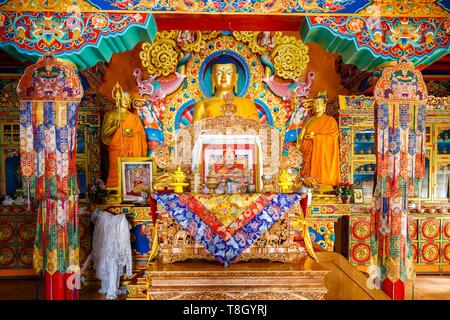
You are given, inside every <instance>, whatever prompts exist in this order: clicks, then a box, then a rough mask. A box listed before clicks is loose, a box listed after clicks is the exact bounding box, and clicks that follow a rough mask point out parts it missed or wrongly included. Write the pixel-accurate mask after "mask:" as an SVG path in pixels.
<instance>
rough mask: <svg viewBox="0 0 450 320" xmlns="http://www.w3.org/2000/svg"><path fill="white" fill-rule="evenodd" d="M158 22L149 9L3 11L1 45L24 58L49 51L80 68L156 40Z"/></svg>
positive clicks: (0, 33) (0, 25) (30, 57)
mask: <svg viewBox="0 0 450 320" xmlns="http://www.w3.org/2000/svg"><path fill="white" fill-rule="evenodd" d="M156 32H157V29H156V22H155V19H154V17H153V16H152V15H151V14H148V13H120V12H112V13H111V12H98V13H97V12H79V13H74V12H14V11H3V12H0V47H1V48H3V49H4V50H5V51H8V52H9V53H11V54H12V55H13V56H14V57H16V58H18V59H19V60H21V61H29V60H31V61H33V62H34V61H36V60H37V59H38V58H40V57H42V56H43V55H44V54H46V53H53V54H54V55H55V56H56V57H57V58H60V59H64V60H68V61H70V62H72V63H74V64H75V65H76V66H77V67H78V68H79V69H85V68H90V67H92V66H94V65H95V64H97V63H98V62H103V61H110V60H111V56H112V54H113V53H117V52H124V51H128V50H131V49H133V48H134V46H135V45H136V44H137V43H139V42H141V41H149V42H152V41H153V39H154V37H155V35H156Z"/></svg>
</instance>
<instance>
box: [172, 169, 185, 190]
mask: <svg viewBox="0 0 450 320" xmlns="http://www.w3.org/2000/svg"><path fill="white" fill-rule="evenodd" d="M172 180H173V182H172V183H171V184H170V185H171V186H172V187H175V193H183V187H186V186H188V185H189V183H187V182H184V181H185V180H186V175H185V174H184V172H183V171H181V167H180V166H178V168H177V171H175V172H174V173H173V174H172Z"/></svg>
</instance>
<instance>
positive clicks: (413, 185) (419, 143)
mask: <svg viewBox="0 0 450 320" xmlns="http://www.w3.org/2000/svg"><path fill="white" fill-rule="evenodd" d="M406 75H407V76H406ZM374 96H375V98H376V100H377V104H378V106H377V118H378V121H377V155H376V157H377V175H376V188H375V192H374V197H373V201H372V208H371V239H370V245H371V260H372V261H371V264H373V265H375V266H377V267H378V268H379V275H380V278H381V280H385V279H389V280H390V281H392V282H395V281H397V280H402V281H405V280H411V279H413V278H414V276H415V273H414V263H413V251H412V248H411V239H410V237H409V232H408V217H407V215H408V208H407V205H408V198H409V197H417V196H418V195H419V194H420V187H421V183H422V178H423V175H424V164H425V157H426V154H425V152H426V149H425V128H426V123H425V120H426V116H425V109H426V105H425V103H424V101H425V99H426V96H427V93H426V87H425V83H424V82H423V79H422V76H421V74H420V71H417V70H415V69H414V68H413V67H412V66H411V65H409V64H407V63H399V64H398V65H396V66H394V67H390V68H387V69H386V70H385V71H383V75H382V78H381V79H380V80H379V82H378V84H377V87H376V88H375V90H374Z"/></svg>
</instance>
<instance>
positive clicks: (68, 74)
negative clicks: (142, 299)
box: [17, 55, 83, 300]
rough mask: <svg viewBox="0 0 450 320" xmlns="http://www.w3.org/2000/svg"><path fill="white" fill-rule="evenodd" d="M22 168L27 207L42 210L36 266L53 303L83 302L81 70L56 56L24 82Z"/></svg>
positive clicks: (20, 89) (28, 70) (42, 61)
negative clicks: (79, 146) (78, 139)
mask: <svg viewBox="0 0 450 320" xmlns="http://www.w3.org/2000/svg"><path fill="white" fill-rule="evenodd" d="M17 93H18V96H19V102H20V167H21V172H22V176H23V181H24V188H26V190H27V193H28V201H29V203H30V202H31V201H36V202H38V204H39V211H38V220H37V226H36V229H37V230H36V239H35V245H34V252H33V266H34V269H35V271H36V272H40V271H42V272H43V273H44V279H45V280H44V281H45V290H46V292H45V297H46V299H48V300H72V299H78V290H77V289H78V287H79V286H78V284H79V278H78V276H79V230H78V193H79V191H78V185H77V180H76V177H77V175H76V146H77V143H76V134H77V110H78V104H79V102H80V100H81V97H82V95H83V89H82V85H81V82H80V79H79V78H78V75H77V73H76V69H75V68H74V67H73V66H72V65H70V64H68V63H65V62H62V61H58V60H57V59H56V58H55V57H54V56H52V55H46V56H44V57H43V58H41V59H40V60H39V61H38V62H37V63H35V64H34V65H31V66H29V67H28V68H26V70H25V72H24V75H23V76H22V78H21V79H20V81H19V84H18V88H17Z"/></svg>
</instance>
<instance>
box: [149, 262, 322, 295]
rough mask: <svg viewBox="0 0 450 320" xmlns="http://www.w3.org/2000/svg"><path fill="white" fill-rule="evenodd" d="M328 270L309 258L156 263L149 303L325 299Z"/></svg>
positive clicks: (151, 266) (151, 278)
mask: <svg viewBox="0 0 450 320" xmlns="http://www.w3.org/2000/svg"><path fill="white" fill-rule="evenodd" d="M328 272H329V271H328V270H327V269H326V268H324V267H323V266H322V265H321V264H319V263H318V262H316V261H314V260H312V259H311V258H310V257H307V256H303V257H299V258H297V259H295V260H293V261H292V263H289V264H284V263H264V262H242V263H237V264H232V265H230V266H229V267H223V266H221V265H220V264H219V263H217V262H215V263H211V262H209V263H208V262H189V263H188V262H186V263H175V264H161V263H155V264H152V265H150V267H149V269H148V271H147V272H146V274H147V290H146V298H147V299H149V300H174V299H176V300H241V299H245V300H322V299H323V298H324V294H325V293H326V292H327V289H326V287H325V276H326V275H327V274H328Z"/></svg>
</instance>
